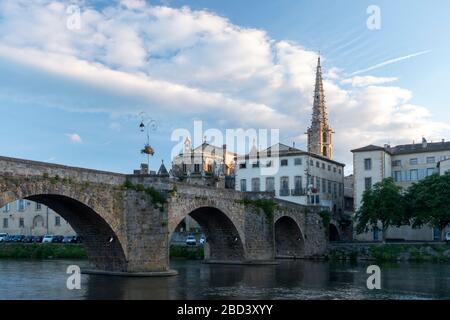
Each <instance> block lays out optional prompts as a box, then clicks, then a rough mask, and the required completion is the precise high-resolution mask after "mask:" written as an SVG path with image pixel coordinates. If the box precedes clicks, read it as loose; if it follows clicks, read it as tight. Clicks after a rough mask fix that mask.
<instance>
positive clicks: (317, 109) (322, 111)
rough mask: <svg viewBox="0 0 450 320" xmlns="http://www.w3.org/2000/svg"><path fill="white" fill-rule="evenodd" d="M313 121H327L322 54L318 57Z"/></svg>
mask: <svg viewBox="0 0 450 320" xmlns="http://www.w3.org/2000/svg"><path fill="white" fill-rule="evenodd" d="M312 120H313V122H325V123H326V122H327V121H328V119H327V107H326V105H325V93H324V90H323V79H322V66H321V65H320V55H319V57H318V59H317V70H316V85H315V87H314V104H313V119H312Z"/></svg>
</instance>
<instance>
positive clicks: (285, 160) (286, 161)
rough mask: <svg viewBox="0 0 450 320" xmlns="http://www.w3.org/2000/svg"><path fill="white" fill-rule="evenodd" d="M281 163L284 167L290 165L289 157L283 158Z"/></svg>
mask: <svg viewBox="0 0 450 320" xmlns="http://www.w3.org/2000/svg"><path fill="white" fill-rule="evenodd" d="M280 164H281V166H282V167H286V166H287V165H288V160H287V159H283V160H281V162H280Z"/></svg>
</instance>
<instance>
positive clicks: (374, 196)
mask: <svg viewBox="0 0 450 320" xmlns="http://www.w3.org/2000/svg"><path fill="white" fill-rule="evenodd" d="M449 199H450V172H447V173H445V174H444V175H439V174H433V175H431V176H428V177H426V178H424V179H422V180H420V181H419V182H416V183H414V184H413V185H412V186H411V187H409V188H408V189H407V190H402V189H401V188H400V187H399V186H397V185H396V184H395V182H394V180H393V179H392V178H387V179H384V180H383V181H381V182H378V183H376V184H375V185H374V186H372V187H371V188H369V189H368V190H366V191H364V193H363V198H362V203H361V207H360V208H359V210H358V211H357V212H356V222H357V225H356V232H357V233H364V232H368V231H369V230H370V229H372V230H373V229H374V228H378V226H379V225H381V229H382V231H383V240H385V234H386V232H385V231H386V230H387V228H389V227H390V226H395V227H400V226H403V225H411V226H412V227H413V228H420V227H421V226H423V225H426V224H429V225H431V226H433V227H435V228H437V229H439V230H440V231H441V240H444V229H445V228H446V227H447V226H448V225H449V224H450V201H449Z"/></svg>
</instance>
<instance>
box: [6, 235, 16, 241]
mask: <svg viewBox="0 0 450 320" xmlns="http://www.w3.org/2000/svg"><path fill="white" fill-rule="evenodd" d="M14 237H15V236H12V235H9V236H7V237H6V239H5V242H13V240H14Z"/></svg>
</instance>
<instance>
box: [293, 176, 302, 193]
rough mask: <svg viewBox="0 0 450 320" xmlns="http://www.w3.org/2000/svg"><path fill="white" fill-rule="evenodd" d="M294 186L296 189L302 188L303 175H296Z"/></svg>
mask: <svg viewBox="0 0 450 320" xmlns="http://www.w3.org/2000/svg"><path fill="white" fill-rule="evenodd" d="M294 188H295V191H300V190H302V177H301V176H295V177H294Z"/></svg>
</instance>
